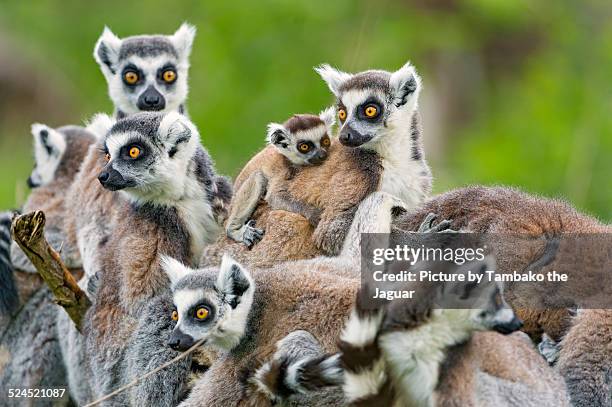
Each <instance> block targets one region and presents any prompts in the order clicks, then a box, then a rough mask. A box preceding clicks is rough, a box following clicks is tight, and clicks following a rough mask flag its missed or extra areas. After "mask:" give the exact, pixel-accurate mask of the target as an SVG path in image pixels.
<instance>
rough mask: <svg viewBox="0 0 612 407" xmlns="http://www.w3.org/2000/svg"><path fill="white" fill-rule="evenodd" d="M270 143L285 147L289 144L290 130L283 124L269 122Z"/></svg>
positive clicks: (268, 138)
mask: <svg viewBox="0 0 612 407" xmlns="http://www.w3.org/2000/svg"><path fill="white" fill-rule="evenodd" d="M267 140H268V144H271V145H273V146H275V147H277V148H281V149H285V148H287V146H288V145H289V131H288V130H287V129H286V128H285V126H283V125H282V124H278V123H270V124H268V135H267Z"/></svg>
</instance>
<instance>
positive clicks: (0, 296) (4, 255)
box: [0, 212, 19, 315]
mask: <svg viewBox="0 0 612 407" xmlns="http://www.w3.org/2000/svg"><path fill="white" fill-rule="evenodd" d="M12 217H13V213H12V212H2V213H0V315H8V314H11V313H12V312H13V311H15V309H16V308H17V306H18V305H19V293H18V292H17V286H16V285H15V278H14V277H13V264H12V262H11V251H10V248H11V242H12V239H11V219H12Z"/></svg>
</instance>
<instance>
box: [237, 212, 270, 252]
mask: <svg viewBox="0 0 612 407" xmlns="http://www.w3.org/2000/svg"><path fill="white" fill-rule="evenodd" d="M241 233H242V242H243V243H244V244H245V245H247V247H248V248H251V247H253V246H254V245H255V244H256V243H257V242H259V241H260V240H261V239H262V238H263V235H264V233H265V232H264V230H263V229H257V228H256V227H255V221H254V220H253V219H251V220H250V221H248V222H247V223H245V225H244V226H243V227H242V229H241Z"/></svg>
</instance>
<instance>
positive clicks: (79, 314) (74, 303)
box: [11, 211, 91, 332]
mask: <svg viewBox="0 0 612 407" xmlns="http://www.w3.org/2000/svg"><path fill="white" fill-rule="evenodd" d="M44 230H45V214H44V213H43V212H42V211H36V212H30V213H26V214H24V215H20V216H16V217H15V218H13V224H12V225H11V234H12V236H13V239H14V240H15V242H17V244H18V245H19V247H21V250H23V252H24V253H25V254H26V256H28V258H29V259H30V261H31V262H32V264H34V267H35V268H36V270H38V273H39V274H40V275H41V277H42V278H43V280H45V282H46V283H47V285H48V286H49V288H50V289H51V292H52V293H53V296H54V300H55V302H56V303H57V304H59V305H61V306H62V307H63V308H64V310H66V312H67V313H68V315H69V316H70V319H72V321H73V322H74V324H75V325H76V327H77V329H78V330H79V332H80V331H81V322H82V321H83V316H84V315H85V312H86V311H87V309H88V308H89V306H90V305H91V302H90V301H89V298H87V295H86V294H85V292H84V291H83V290H81V288H80V287H79V286H78V284H77V282H76V280H75V279H74V277H73V276H72V274H70V271H68V268H66V266H65V265H64V263H63V262H62V260H61V258H60V256H59V254H58V253H57V252H56V251H55V250H54V249H53V248H52V247H51V246H49V243H48V242H47V240H46V239H45V234H44Z"/></svg>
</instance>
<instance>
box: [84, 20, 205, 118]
mask: <svg viewBox="0 0 612 407" xmlns="http://www.w3.org/2000/svg"><path fill="white" fill-rule="evenodd" d="M194 36H195V27H193V26H191V25H189V24H183V25H181V27H180V28H179V29H178V30H177V31H176V32H175V33H174V34H173V35H139V36H134V37H128V38H124V39H120V38H119V37H117V36H116V35H115V34H113V33H112V31H111V30H110V29H109V28H108V27H105V28H104V32H103V33H102V35H101V36H100V38H99V39H98V42H97V43H96V46H95V48H94V58H95V59H96V61H97V62H98V64H99V65H100V68H101V69H102V73H103V74H104V76H105V77H106V81H107V82H108V92H109V96H110V98H111V99H112V101H113V103H114V104H115V107H116V108H117V110H118V112H119V113H120V116H121V114H133V113H136V112H139V111H142V110H147V111H152V110H153V111H180V110H181V109H182V108H183V104H184V103H185V99H186V98H187V73H188V69H189V54H190V53H191V45H192V44H193V38H194Z"/></svg>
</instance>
